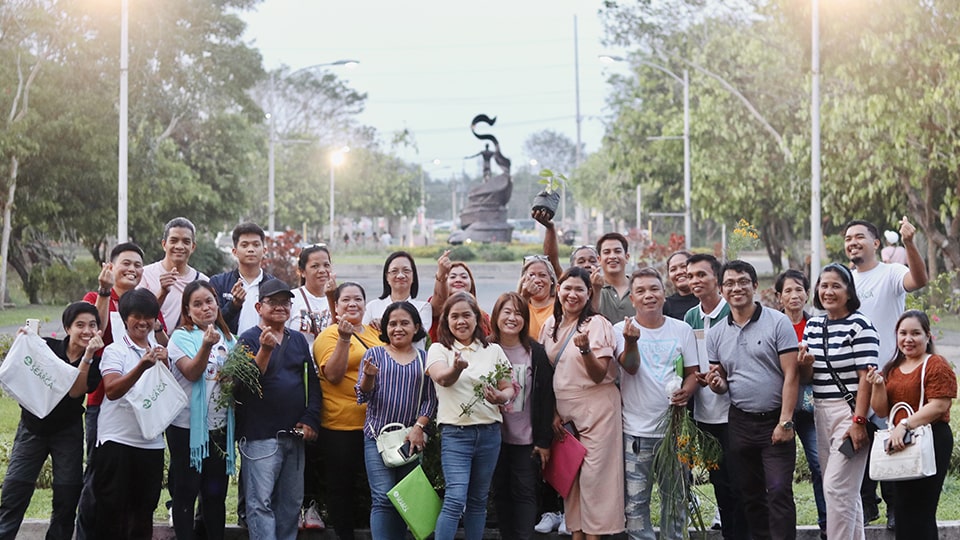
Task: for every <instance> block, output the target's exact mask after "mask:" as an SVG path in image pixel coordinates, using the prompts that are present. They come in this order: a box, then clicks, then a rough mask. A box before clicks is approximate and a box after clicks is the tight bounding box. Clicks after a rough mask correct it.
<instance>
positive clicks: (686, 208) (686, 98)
mask: <svg viewBox="0 0 960 540" xmlns="http://www.w3.org/2000/svg"><path fill="white" fill-rule="evenodd" d="M814 2H816V0H814ZM600 60H601V61H602V62H607V63H612V62H625V61H626V58H623V57H621V56H610V55H601V56H600ZM635 61H636V62H637V63H638V64H642V65H644V66H647V67H650V68H653V69H656V70H658V71H660V72H662V73H665V74H666V75H668V76H669V77H670V78H672V79H673V80H675V81H677V82H678V83H680V85H682V87H683V135H682V136H680V137H675V136H659V137H647V140H651V141H668V140H677V139H682V140H683V236H684V245H685V247H686V249H687V250H688V251H689V250H690V246H691V242H692V239H691V237H692V234H693V224H692V219H691V217H690V207H691V196H690V192H691V187H692V181H691V178H690V75H689V73H688V72H687V70H686V69H684V70H683V76H682V77H681V76H680V75H677V74H676V73H674V72H673V71H671V70H670V69H668V68H667V67H665V66H662V65H660V64H657V63H655V62H649V61H647V60H635Z"/></svg>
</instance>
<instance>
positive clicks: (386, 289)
mask: <svg viewBox="0 0 960 540" xmlns="http://www.w3.org/2000/svg"><path fill="white" fill-rule="evenodd" d="M400 257H406V258H407V260H408V261H410V269H411V270H413V277H412V278H411V280H410V298H416V297H417V291H419V290H420V278H419V277H418V276H417V262H416V261H414V260H413V255H411V254H409V253H407V252H406V251H394V252H393V253H391V254H390V255H389V256H388V257H387V260H385V261H383V294H381V295H380V299H381V300H382V299H384V298H386V297H388V296H390V294H391V293H392V292H393V291H392V290H391V289H390V284H389V283H387V270H389V269H390V263H392V262H393V260H394V259H399V258H400Z"/></svg>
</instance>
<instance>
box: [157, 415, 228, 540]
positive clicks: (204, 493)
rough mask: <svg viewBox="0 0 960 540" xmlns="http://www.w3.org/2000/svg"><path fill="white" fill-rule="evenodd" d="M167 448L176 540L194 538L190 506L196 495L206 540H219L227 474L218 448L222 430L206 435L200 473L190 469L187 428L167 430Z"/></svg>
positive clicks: (223, 438) (222, 441)
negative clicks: (201, 502) (199, 504)
mask: <svg viewBox="0 0 960 540" xmlns="http://www.w3.org/2000/svg"><path fill="white" fill-rule="evenodd" d="M167 447H168V448H169V449H170V470H169V478H170V480H169V481H168V484H169V485H170V486H171V487H170V490H171V495H172V497H173V506H172V507H171V510H172V515H173V529H174V531H176V533H177V538H193V537H194V523H193V522H194V509H195V508H194V507H195V505H196V502H197V496H198V495H199V496H200V497H201V498H202V500H203V505H202V509H201V513H202V516H203V525H202V526H203V527H205V530H206V538H209V539H210V540H220V539H222V538H223V531H224V526H225V524H226V498H227V471H226V461H225V458H224V456H223V455H222V450H221V449H226V434H225V433H224V432H223V431H222V430H221V431H211V432H210V442H209V443H208V448H209V452H208V454H209V455H208V456H207V457H206V458H205V459H204V460H203V466H202V469H203V471H202V472H198V471H197V470H196V469H194V468H193V467H191V466H190V430H189V429H185V428H180V427H176V426H170V427H168V428H167Z"/></svg>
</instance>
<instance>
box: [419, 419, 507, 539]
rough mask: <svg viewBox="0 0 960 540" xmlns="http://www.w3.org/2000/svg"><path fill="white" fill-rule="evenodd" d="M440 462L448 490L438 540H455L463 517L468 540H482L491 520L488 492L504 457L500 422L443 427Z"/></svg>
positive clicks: (441, 512) (442, 510)
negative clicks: (501, 449)
mask: <svg viewBox="0 0 960 540" xmlns="http://www.w3.org/2000/svg"><path fill="white" fill-rule="evenodd" d="M440 437H441V438H440V463H441V465H442V466H443V478H444V482H445V483H446V491H445V492H444V496H443V506H442V507H441V509H440V516H439V517H438V518H437V530H436V533H435V538H436V540H452V539H453V537H454V535H456V534H457V525H458V523H459V521H460V516H461V515H462V516H463V530H464V536H465V538H466V540H480V539H481V538H482V537H483V527H484V525H485V522H486V520H487V493H488V492H489V491H490V480H491V478H492V477H493V470H494V468H495V467H496V466H497V456H498V455H499V454H500V423H499V422H494V423H493V424H480V425H474V426H452V425H449V424H443V425H441V426H440Z"/></svg>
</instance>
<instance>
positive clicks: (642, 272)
mask: <svg viewBox="0 0 960 540" xmlns="http://www.w3.org/2000/svg"><path fill="white" fill-rule="evenodd" d="M645 277H652V278H655V279H656V280H657V281H659V282H660V286H661V287H663V276H661V275H660V272H657V269H656V268H654V267H652V266H645V267H643V268H637V269H636V270H634V271H633V273H632V274H630V290H633V282H634V280H637V279H640V278H645Z"/></svg>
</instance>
